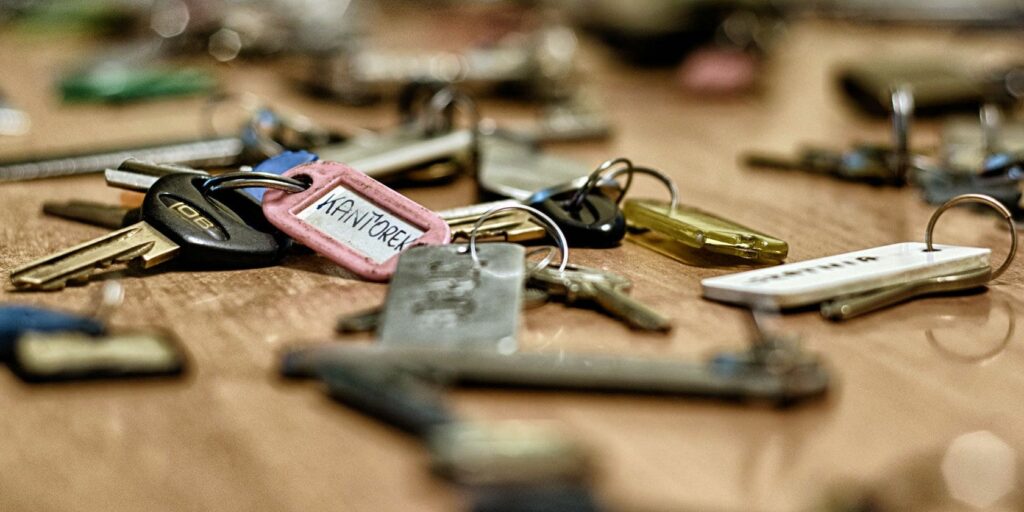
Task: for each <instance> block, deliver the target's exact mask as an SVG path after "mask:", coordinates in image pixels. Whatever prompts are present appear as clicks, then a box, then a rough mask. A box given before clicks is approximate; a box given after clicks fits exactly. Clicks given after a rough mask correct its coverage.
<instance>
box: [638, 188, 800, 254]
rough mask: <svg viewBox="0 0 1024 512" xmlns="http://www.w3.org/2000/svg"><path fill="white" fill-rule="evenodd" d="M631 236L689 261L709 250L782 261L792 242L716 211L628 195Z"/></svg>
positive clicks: (651, 246)
mask: <svg viewBox="0 0 1024 512" xmlns="http://www.w3.org/2000/svg"><path fill="white" fill-rule="evenodd" d="M622 211H623V213H625V215H626V222H627V224H628V226H629V235H628V236H627V240H630V241H632V242H634V243H637V244H638V245H641V246H644V247H647V248H649V249H651V250H653V251H655V252H658V253H661V254H664V255H666V256H668V257H670V258H673V259H676V260H679V261H683V262H690V261H693V258H692V257H690V253H692V252H693V251H694V249H696V250H701V251H709V252H711V253H717V254H723V255H727V256H732V257H736V258H741V259H744V260H752V261H754V262H757V263H779V262H781V261H783V260H785V259H786V255H787V254H789V244H787V243H786V242H784V241H782V240H779V239H778V238H775V237H772V236H770V235H766V234H764V233H761V232H759V231H754V230H753V229H750V228H748V227H746V226H742V225H740V224H737V223H735V222H732V221H730V220H726V219H723V218H721V217H719V216H717V215H714V214H711V213H708V212H705V211H702V210H698V209H697V208H692V207H689V206H684V205H678V206H676V208H675V210H672V211H671V212H669V203H668V202H667V201H652V200H648V199H627V200H626V201H625V203H624V204H623V207H622Z"/></svg>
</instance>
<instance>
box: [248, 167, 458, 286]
mask: <svg viewBox="0 0 1024 512" xmlns="http://www.w3.org/2000/svg"><path fill="white" fill-rule="evenodd" d="M283 176H286V177H289V178H298V179H303V177H308V179H309V180H310V182H311V183H310V187H309V188H308V189H306V190H305V191H302V192H297V193H289V192H285V191H281V190H268V191H267V192H266V195H264V196H263V213H264V215H266V216H267V220H269V221H270V223H271V224H273V225H275V226H277V228H278V229H280V230H281V231H284V232H285V233H287V234H288V235H289V236H291V237H292V238H294V239H295V240H296V241H298V242H299V243H301V244H303V245H305V246H307V247H309V248H310V249H313V250H314V251H316V252H317V253H319V254H321V255H322V256H324V257H326V258H328V259H330V260H331V261H333V262H335V263H337V264H338V265H340V266H342V267H345V268H346V269H348V270H351V271H352V272H354V273H356V274H358V275H360V276H361V277H363V278H366V279H369V280H373V281H387V280H388V279H389V278H390V277H391V274H393V273H394V272H395V268H396V267H397V265H398V255H399V254H401V253H402V251H405V250H406V249H408V248H410V247H415V246H418V245H442V244H447V243H448V242H450V241H451V229H450V228H449V227H448V223H447V222H445V221H444V219H442V218H441V217H439V216H438V215H437V214H436V213H434V212H432V211H430V210H428V209H426V208H424V207H423V206H420V205H419V204H417V203H415V202H413V201H412V200H410V199H409V198H407V197H405V196H403V195H402V194H399V193H398V192H395V191H394V190H392V189H390V188H388V187H387V186H385V185H382V184H381V183H380V182H378V181H377V180H375V179H373V178H371V177H369V176H367V175H365V174H363V173H361V172H359V171H357V170H355V169H352V168H351V167H349V166H347V165H344V164H340V163H337V162H313V163H309V164H305V165H300V166H298V167H295V168H293V169H290V170H289V171H288V172H286V173H284V175H283Z"/></svg>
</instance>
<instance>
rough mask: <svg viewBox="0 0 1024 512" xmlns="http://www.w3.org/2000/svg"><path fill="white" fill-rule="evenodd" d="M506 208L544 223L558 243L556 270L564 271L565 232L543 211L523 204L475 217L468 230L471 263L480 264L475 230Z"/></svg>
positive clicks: (567, 252) (565, 252)
mask: <svg viewBox="0 0 1024 512" xmlns="http://www.w3.org/2000/svg"><path fill="white" fill-rule="evenodd" d="M508 210H522V211H524V212H526V213H529V214H530V216H532V217H533V218H534V219H536V220H538V221H540V223H541V224H543V225H544V229H545V231H547V232H548V233H549V234H551V235H552V236H553V237H554V239H555V243H556V244H558V252H560V253H562V258H561V263H560V264H559V265H558V271H559V272H562V271H564V270H565V265H566V264H568V263H569V243H568V242H566V241H565V234H564V233H562V230H561V228H559V227H558V224H555V221H553V220H551V217H548V216H547V215H544V213H542V212H540V211H538V210H537V209H536V208H532V207H529V206H526V205H525V204H510V205H506V206H499V207H497V208H495V209H493V210H489V211H488V212H487V213H485V214H483V215H481V216H480V218H479V219H477V221H476V223H475V224H473V229H472V231H470V232H469V255H470V256H471V257H472V258H473V263H475V264H477V265H479V264H480V257H479V256H478V255H477V252H476V233H477V230H479V229H480V226H482V225H483V223H484V221H486V220H487V219H488V218H490V217H493V216H494V215H496V214H498V213H500V212H504V211H508ZM549 261H550V260H549V259H548V258H545V264H544V266H547V264H548V262H549Z"/></svg>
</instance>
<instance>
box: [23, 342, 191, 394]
mask: <svg viewBox="0 0 1024 512" xmlns="http://www.w3.org/2000/svg"><path fill="white" fill-rule="evenodd" d="M184 361H185V357H184V355H183V354H182V351H181V348H180V347H179V344H178V343H177V342H176V341H175V339H174V338H173V336H171V335H170V334H168V333H166V332H161V331H138V332H124V333H111V334H101V335H95V336H92V335H88V334H85V333H82V332H74V331H72V332H66V331H65V332H46V333H39V332H30V333H26V334H24V335H22V336H21V337H20V338H18V341H17V343H16V345H15V349H14V357H13V359H12V361H11V369H12V370H13V371H14V373H15V374H16V375H18V377H20V378H21V379H22V380H25V381H29V382H43V381H64V380H81V379H95V378H112V377H118V378H122V377H156V376H168V375H178V374H180V373H181V372H182V370H183V368H184V365H185V362H184Z"/></svg>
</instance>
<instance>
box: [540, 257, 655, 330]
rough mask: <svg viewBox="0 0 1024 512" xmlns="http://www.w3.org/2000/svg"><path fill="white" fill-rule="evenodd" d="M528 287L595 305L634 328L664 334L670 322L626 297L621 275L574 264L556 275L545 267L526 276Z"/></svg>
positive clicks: (626, 287)
mask: <svg viewBox="0 0 1024 512" xmlns="http://www.w3.org/2000/svg"><path fill="white" fill-rule="evenodd" d="M530 281H531V284H533V285H534V286H543V287H544V288H545V289H546V290H547V291H548V293H550V294H552V295H555V296H561V297H564V298H565V301H566V303H568V304H575V303H577V302H585V303H589V304H593V305H596V306H598V307H599V308H600V309H601V310H602V311H604V312H605V313H607V314H609V315H610V316H612V317H614V318H616V319H618V320H621V321H623V322H625V323H626V324H627V325H629V326H630V327H632V328H634V329H641V330H645V331H656V332H668V331H669V330H671V329H672V322H671V321H670V320H668V319H667V318H665V317H664V316H662V315H661V314H660V313H658V312H656V311H654V310H652V309H651V308H649V307H647V306H646V305H644V304H643V303H641V302H639V301H637V300H636V299H634V298H632V297H630V296H629V295H626V293H625V292H626V291H627V290H629V288H630V286H631V285H632V283H631V282H630V281H629V279H627V278H625V277H624V276H621V275H618V274H615V273H612V272H607V271H604V270H598V269H593V268H588V267H582V266H578V265H570V266H567V267H566V269H565V271H563V272H560V271H558V269H557V268H554V267H546V268H543V269H540V270H539V271H537V272H535V273H534V274H533V275H531V276H530Z"/></svg>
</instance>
